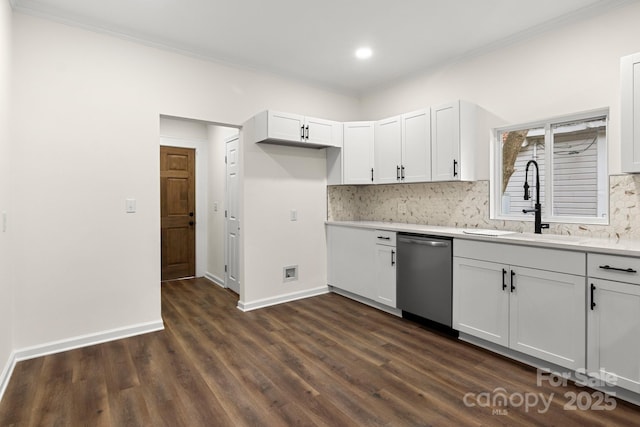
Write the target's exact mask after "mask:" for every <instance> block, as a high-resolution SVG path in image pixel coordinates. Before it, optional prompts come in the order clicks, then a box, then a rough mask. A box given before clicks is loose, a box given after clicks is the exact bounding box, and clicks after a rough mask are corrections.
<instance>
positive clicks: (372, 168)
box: [371, 168, 373, 182]
mask: <svg viewBox="0 0 640 427" xmlns="http://www.w3.org/2000/svg"><path fill="white" fill-rule="evenodd" d="M371 182H373V168H371Z"/></svg>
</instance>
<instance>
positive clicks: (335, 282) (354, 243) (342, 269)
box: [327, 225, 375, 296]
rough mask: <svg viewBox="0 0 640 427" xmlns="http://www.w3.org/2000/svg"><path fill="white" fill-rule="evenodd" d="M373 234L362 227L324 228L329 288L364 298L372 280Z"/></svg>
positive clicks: (329, 226)
mask: <svg viewBox="0 0 640 427" xmlns="http://www.w3.org/2000/svg"><path fill="white" fill-rule="evenodd" d="M372 241H373V232H372V230H368V229H365V228H356V227H340V226H331V225H328V226H327V250H328V253H327V261H328V262H327V264H328V272H327V273H328V274H327V278H328V281H329V285H331V286H335V287H337V288H340V289H344V290H345V291H348V292H351V293H354V294H356V295H362V296H364V295H368V294H369V293H370V292H369V291H368V290H369V289H370V288H371V286H372V283H373V282H374V280H375V275H374V274H375V271H374V269H373V251H372V247H373V244H372Z"/></svg>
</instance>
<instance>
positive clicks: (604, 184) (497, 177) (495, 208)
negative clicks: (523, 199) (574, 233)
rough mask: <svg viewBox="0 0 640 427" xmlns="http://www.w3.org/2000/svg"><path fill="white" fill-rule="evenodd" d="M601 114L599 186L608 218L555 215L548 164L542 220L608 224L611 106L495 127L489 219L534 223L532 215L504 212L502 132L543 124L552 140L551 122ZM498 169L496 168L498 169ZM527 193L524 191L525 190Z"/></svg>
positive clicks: (548, 159) (547, 138)
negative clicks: (602, 140) (603, 131)
mask: <svg viewBox="0 0 640 427" xmlns="http://www.w3.org/2000/svg"><path fill="white" fill-rule="evenodd" d="M598 116H605V120H606V123H607V136H606V140H605V144H604V147H603V148H600V149H599V155H602V160H603V161H602V162H599V165H598V175H597V176H598V189H601V188H602V189H603V190H604V191H605V195H606V202H605V203H604V206H605V210H606V217H604V218H596V217H578V216H574V217H566V216H553V215H552V210H551V207H552V206H553V191H548V190H549V189H551V188H552V186H553V168H552V167H546V168H545V200H544V203H543V205H542V221H543V222H549V223H554V224H555V223H562V224H594V225H608V224H609V217H610V212H611V209H610V206H609V174H608V172H607V171H608V156H607V151H608V145H609V144H608V143H609V109H608V108H600V109H597V110H590V111H584V112H581V113H577V114H568V115H564V116H558V117H552V118H549V119H545V120H537V121H534V122H529V123H521V124H517V125H511V126H503V127H499V128H494V129H493V130H492V138H491V152H490V162H491V164H490V178H489V179H490V181H489V218H490V219H495V220H502V221H525V222H533V221H534V217H533V215H524V214H523V215H522V217H520V216H515V215H504V214H502V209H501V203H502V198H501V197H500V194H501V190H502V189H501V185H502V164H497V163H498V160H500V163H501V162H502V143H501V141H500V140H499V137H498V135H500V134H501V133H503V132H510V131H514V130H520V129H527V128H536V127H544V129H545V141H551V137H550V133H551V125H552V124H557V123H562V122H569V121H578V120H586V119H590V118H594V117H598ZM544 151H545V154H544V155H545V164H547V165H551V164H552V160H551V158H552V156H553V147H552V146H551V145H550V147H549V149H545V150H544ZM496 169H497V170H496ZM523 194H524V190H523Z"/></svg>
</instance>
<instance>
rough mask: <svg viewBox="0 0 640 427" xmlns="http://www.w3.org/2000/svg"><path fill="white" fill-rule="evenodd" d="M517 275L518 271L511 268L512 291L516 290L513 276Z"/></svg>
mask: <svg viewBox="0 0 640 427" xmlns="http://www.w3.org/2000/svg"><path fill="white" fill-rule="evenodd" d="M514 277H516V272H515V271H513V270H511V292H513V291H515V290H516V287H515V285H514V284H513V278H514Z"/></svg>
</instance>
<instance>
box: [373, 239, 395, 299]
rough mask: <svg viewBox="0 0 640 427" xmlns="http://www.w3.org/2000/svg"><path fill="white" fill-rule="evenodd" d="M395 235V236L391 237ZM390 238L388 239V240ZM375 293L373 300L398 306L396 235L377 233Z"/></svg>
mask: <svg viewBox="0 0 640 427" xmlns="http://www.w3.org/2000/svg"><path fill="white" fill-rule="evenodd" d="M390 234H393V236H390ZM387 238H388V239H387ZM375 239H376V240H375V249H374V250H375V257H374V263H375V273H376V277H375V280H374V291H375V293H374V294H373V295H372V296H371V299H373V300H375V301H377V302H379V303H381V304H384V305H388V306H390V307H394V308H395V306H396V243H395V233H389V232H388V231H383V232H380V231H376V233H375Z"/></svg>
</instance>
